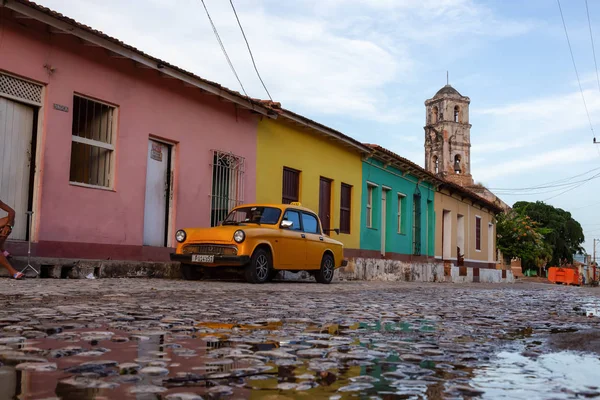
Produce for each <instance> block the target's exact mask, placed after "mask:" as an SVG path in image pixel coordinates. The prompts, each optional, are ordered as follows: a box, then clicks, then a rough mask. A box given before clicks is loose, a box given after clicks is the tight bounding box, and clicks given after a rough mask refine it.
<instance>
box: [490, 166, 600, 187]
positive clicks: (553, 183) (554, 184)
mask: <svg viewBox="0 0 600 400" xmlns="http://www.w3.org/2000/svg"><path fill="white" fill-rule="evenodd" d="M598 170H600V167H598V168H592V169H590V170H589V171H585V172H582V173H581V174H577V175H573V176H570V177H568V178H562V179H558V180H555V181H550V182H546V183H542V184H541V185H538V186H529V187H522V188H488V189H489V190H492V191H495V192H496V191H498V192H502V191H505V192H513V191H515V192H516V191H529V190H539V189H548V188H553V187H563V186H569V185H572V184H575V183H578V182H577V181H576V182H571V180H572V179H574V178H579V177H580V176H583V175H587V174H589V173H590V172H594V171H598ZM586 179H587V178H586ZM565 181H567V182H566V183H563V182H565Z"/></svg>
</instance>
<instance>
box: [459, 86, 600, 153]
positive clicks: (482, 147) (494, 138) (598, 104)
mask: <svg viewBox="0 0 600 400" xmlns="http://www.w3.org/2000/svg"><path fill="white" fill-rule="evenodd" d="M584 96H585V100H586V104H587V109H588V111H589V113H590V118H591V120H592V123H593V124H594V125H596V126H597V124H598V123H600V94H599V93H598V91H597V90H592V89H590V90H584ZM471 115H472V116H473V117H476V118H479V120H480V121H485V123H483V124H479V125H475V126H478V128H474V130H475V129H476V130H477V132H478V134H477V135H476V136H473V139H474V144H473V149H472V152H473V153H477V154H484V153H485V154H487V153H498V152H501V151H506V150H513V151H514V150H515V149H520V148H526V147H528V146H539V145H543V144H544V143H547V142H548V141H551V140H554V138H556V137H558V136H559V135H560V134H566V133H572V134H573V140H574V141H577V142H581V143H584V142H588V143H591V141H592V132H591V130H590V125H589V122H588V117H587V114H586V111H585V107H584V105H583V100H582V98H581V92H579V91H577V92H572V93H567V94H564V95H556V96H550V97H544V98H539V99H532V100H528V101H523V102H518V103H513V104H509V105H506V106H501V107H495V108H489V109H484V110H476V109H475V110H472V111H471ZM472 119H473V118H472Z"/></svg>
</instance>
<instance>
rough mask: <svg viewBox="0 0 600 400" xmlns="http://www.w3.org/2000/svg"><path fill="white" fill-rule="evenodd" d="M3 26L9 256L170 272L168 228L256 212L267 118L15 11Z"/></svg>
mask: <svg viewBox="0 0 600 400" xmlns="http://www.w3.org/2000/svg"><path fill="white" fill-rule="evenodd" d="M0 13H1V19H2V39H1V40H0V54H1V56H0V127H2V128H0V143H2V147H0V154H1V155H2V156H1V157H0V165H1V167H2V168H1V170H0V197H1V198H2V199H3V201H5V202H6V203H7V204H9V205H10V206H12V207H13V208H15V210H16V211H17V217H16V226H15V230H14V231H13V235H11V242H10V243H8V249H9V251H12V252H13V253H14V254H16V255H19V254H26V250H27V245H26V242H25V241H26V240H28V239H31V241H32V242H33V249H32V254H33V255H34V256H45V257H68V258H71V257H72V258H96V259H107V258H112V259H134V260H155V261H162V260H164V261H167V260H168V259H169V258H168V253H169V251H170V250H169V248H170V247H171V246H172V244H173V240H174V238H173V236H174V232H175V230H176V229H177V228H180V227H184V226H190V225H192V226H194V225H196V226H198V225H199V226H210V225H211V224H215V223H216V222H218V220H219V219H221V218H222V217H223V216H224V213H226V212H227V210H228V209H229V208H231V207H232V206H233V205H236V204H239V203H242V202H252V201H254V200H255V198H256V196H255V186H254V184H253V183H254V180H255V177H256V143H257V141H256V140H257V138H256V130H257V124H258V115H262V116H264V117H265V118H269V115H271V116H273V117H274V116H275V114H274V113H272V112H271V111H270V110H268V109H266V108H265V107H263V106H262V105H261V104H260V103H258V102H255V101H252V100H248V99H246V98H245V97H244V96H241V95H239V94H237V93H236V92H232V91H229V90H227V89H225V88H223V87H221V86H219V85H217V84H214V83H211V82H208V81H206V80H203V79H201V78H199V77H197V76H195V75H193V74H191V73H188V72H186V71H183V70H181V69H179V68H177V67H174V66H171V65H169V64H168V63H166V62H164V61H161V60H158V59H156V58H153V57H151V56H149V55H146V54H144V53H142V52H141V51H139V50H137V49H134V48H132V47H130V46H127V45H125V44H123V43H122V42H120V41H118V40H116V39H113V38H111V37H108V36H106V35H104V34H102V33H100V32H98V31H94V30H92V29H90V28H88V27H86V26H84V25H80V24H78V23H77V22H75V21H73V20H71V19H69V18H66V17H64V16H62V15H61V14H58V13H55V12H53V11H51V10H48V9H46V8H44V7H40V6H37V5H35V4H33V3H30V2H28V1H26V0H6V1H4V2H2V3H1V4H0ZM29 210H31V211H33V218H32V224H31V230H29V228H28V223H27V215H26V211H29Z"/></svg>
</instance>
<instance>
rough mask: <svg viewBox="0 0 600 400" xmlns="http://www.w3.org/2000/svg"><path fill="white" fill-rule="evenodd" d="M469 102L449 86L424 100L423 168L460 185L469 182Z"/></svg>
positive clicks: (470, 180) (470, 177)
mask: <svg viewBox="0 0 600 400" xmlns="http://www.w3.org/2000/svg"><path fill="white" fill-rule="evenodd" d="M470 103H471V100H470V99H469V98H468V97H466V96H463V95H461V94H460V93H459V92H458V91H457V90H456V89H454V88H453V87H452V86H450V85H446V86H444V87H443V88H441V89H440V90H438V92H437V93H436V94H435V96H433V97H432V98H431V99H428V100H426V101H425V109H426V116H425V119H426V122H425V127H424V129H425V169H426V170H427V171H429V172H431V173H434V174H436V175H438V176H440V177H441V178H444V179H447V180H449V181H451V182H454V183H457V184H459V185H461V186H471V185H473V177H472V176H471V124H470V123H469V104H470Z"/></svg>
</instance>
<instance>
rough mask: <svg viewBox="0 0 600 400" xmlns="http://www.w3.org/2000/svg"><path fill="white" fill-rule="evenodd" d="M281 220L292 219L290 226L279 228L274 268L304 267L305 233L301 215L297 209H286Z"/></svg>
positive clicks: (298, 268)
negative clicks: (277, 254)
mask: <svg viewBox="0 0 600 400" xmlns="http://www.w3.org/2000/svg"><path fill="white" fill-rule="evenodd" d="M282 221H292V222H293V223H294V224H293V225H292V227H291V228H280V229H279V230H280V239H279V265H276V266H275V268H276V269H297V270H301V269H305V268H306V235H305V234H304V232H303V231H302V216H301V213H300V212H299V211H298V210H293V209H287V210H286V211H285V213H284V214H283V219H282Z"/></svg>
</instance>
